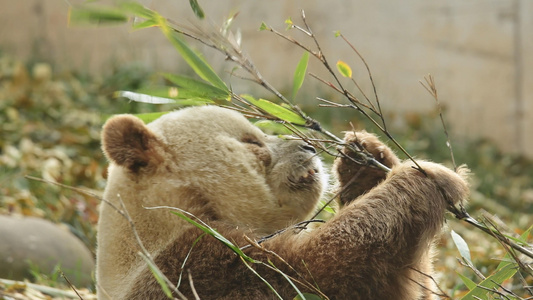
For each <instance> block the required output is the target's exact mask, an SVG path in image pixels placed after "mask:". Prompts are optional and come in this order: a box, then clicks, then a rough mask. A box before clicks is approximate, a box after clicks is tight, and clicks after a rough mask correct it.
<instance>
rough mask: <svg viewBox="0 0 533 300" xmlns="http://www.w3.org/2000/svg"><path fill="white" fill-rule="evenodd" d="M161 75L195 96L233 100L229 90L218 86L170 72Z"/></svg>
mask: <svg viewBox="0 0 533 300" xmlns="http://www.w3.org/2000/svg"><path fill="white" fill-rule="evenodd" d="M161 75H162V76H163V77H165V79H167V80H168V81H170V82H172V83H173V84H175V85H177V86H178V87H181V88H185V89H187V90H188V91H190V93H191V94H192V95H194V97H199V98H207V99H223V100H227V101H230V100H231V97H230V93H229V90H226V89H221V88H218V87H216V86H213V85H210V84H207V83H205V82H202V81H199V80H196V79H193V78H190V77H186V76H181V75H174V74H168V73H163V74H161ZM180 94H181V92H180Z"/></svg>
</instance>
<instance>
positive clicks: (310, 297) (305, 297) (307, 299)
mask: <svg viewBox="0 0 533 300" xmlns="http://www.w3.org/2000/svg"><path fill="white" fill-rule="evenodd" d="M294 300H322V298H320V297H319V296H317V295H315V294H309V293H303V294H302V296H300V295H298V296H296V297H294Z"/></svg>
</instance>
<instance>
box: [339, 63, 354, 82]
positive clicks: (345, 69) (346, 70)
mask: <svg viewBox="0 0 533 300" xmlns="http://www.w3.org/2000/svg"><path fill="white" fill-rule="evenodd" d="M337 70H339V72H340V73H341V75H342V76H344V77H348V78H352V68H350V66H349V65H348V64H347V63H345V62H343V61H342V60H339V61H338V62H337Z"/></svg>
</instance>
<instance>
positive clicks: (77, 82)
mask: <svg viewBox="0 0 533 300" xmlns="http://www.w3.org/2000/svg"><path fill="white" fill-rule="evenodd" d="M84 2H85V1H80V0H70V1H67V0H47V1H42V0H24V1H8V0H0V7H2V9H1V10H0V214H3V215H23V216H36V217H39V218H45V219H48V220H51V221H53V222H54V223H61V224H63V225H64V226H67V227H68V229H69V231H70V232H72V233H74V235H76V236H77V237H78V238H79V239H81V240H82V241H83V243H84V244H85V245H86V247H87V248H88V249H89V250H90V251H92V252H93V253H94V248H95V244H94V240H95V239H94V238H95V234H96V232H95V229H94V225H95V224H96V222H97V219H98V216H97V206H98V204H99V201H98V200H97V199H95V198H94V197H89V196H86V195H81V194H79V193H75V192H73V191H70V190H67V189H61V188H59V187H56V186H52V185H49V184H45V183H41V182H37V181H35V180H29V179H27V178H25V177H24V176H25V175H33V176H36V177H39V178H45V179H47V180H51V181H57V182H61V183H63V184H67V185H71V186H75V187H84V188H86V189H89V190H91V191H94V192H95V193H100V192H101V191H102V190H103V188H104V186H105V168H106V167H105V166H106V162H105V160H104V158H103V156H102V154H101V153H100V150H99V131H100V127H101V125H102V120H103V119H104V118H105V117H106V116H108V115H110V114H115V113H138V112H151V111H162V110H168V109H174V108H176V107H175V106H174V107H172V106H168V105H167V106H157V105H147V104H139V103H129V102H128V101H126V100H121V99H114V98H113V96H112V95H113V92H115V91H117V90H132V89H137V88H139V87H142V86H145V85H149V84H151V83H153V82H154V81H157V80H158V79H157V78H156V76H154V75H153V74H154V73H155V72H160V71H166V72H173V73H185V74H192V72H191V71H190V70H189V67H188V66H187V65H186V64H185V63H184V62H183V60H182V59H181V58H180V57H179V55H178V54H177V53H176V52H175V49H174V48H173V47H172V45H171V44H170V43H169V42H168V41H167V40H166V39H165V38H164V36H163V35H162V34H161V33H160V32H159V30H158V29H157V28H149V29H144V30H140V31H133V30H132V29H131V25H129V24H122V25H116V26H100V27H98V26H91V27H76V26H70V25H69V24H68V14H69V7H71V6H72V5H79V4H82V3H84ZM97 2H98V3H100V4H112V3H113V1H97ZM139 2H140V3H142V4H143V5H145V6H147V7H148V8H151V9H154V10H157V11H158V12H159V13H161V14H162V15H164V16H166V17H168V18H170V19H172V20H174V21H176V22H178V23H181V24H186V25H187V26H200V27H202V28H207V30H217V29H216V28H218V27H219V26H220V25H221V24H222V23H223V22H224V21H225V20H227V19H228V18H229V17H230V16H232V15H234V14H236V13H238V15H237V17H236V19H235V21H234V24H233V25H232V30H233V31H234V32H239V33H240V35H241V36H242V48H243V50H244V51H245V52H246V53H247V54H248V56H249V57H250V58H251V60H252V61H253V62H254V63H255V64H256V66H257V68H258V69H259V70H260V72H261V73H262V74H263V76H264V77H265V79H266V80H267V81H269V82H270V83H271V84H272V85H273V86H275V87H276V88H277V89H279V90H281V91H282V92H286V94H287V95H288V94H290V90H291V86H292V76H293V72H294V69H295V68H296V65H297V63H298V60H299V59H300V57H301V55H302V54H303V51H302V50H301V49H300V48H298V47H296V46H295V45H293V44H291V43H289V42H287V41H285V40H283V39H281V38H279V37H277V36H275V35H274V34H272V33H270V32H266V31H259V27H260V25H261V23H262V22H264V23H266V24H267V25H268V26H270V27H273V28H276V29H277V30H279V31H281V32H283V33H285V34H287V35H291V36H294V37H295V38H297V39H298V40H300V41H302V42H303V43H304V44H306V45H308V46H313V47H314V44H313V41H312V40H310V39H309V38H307V37H306V36H305V35H303V34H301V33H299V32H297V31H296V30H291V31H285V27H286V24H285V20H287V18H289V17H291V19H292V21H293V22H294V23H295V24H298V25H303V23H302V19H301V11H302V10H304V11H305V15H306V20H307V22H308V24H309V25H310V27H311V28H312V30H313V32H314V34H315V35H316V37H317V39H318V41H319V42H320V45H321V49H322V51H323V53H324V54H325V55H326V56H327V58H328V59H329V61H330V64H335V62H337V61H338V60H342V61H344V62H346V63H348V64H349V65H350V66H351V68H352V70H353V72H354V73H353V77H354V78H355V79H356V80H357V81H358V83H359V84H360V85H361V86H362V88H363V90H365V91H366V92H367V94H368V95H371V94H372V87H371V84H370V81H369V79H368V74H367V72H366V69H365V67H364V65H363V64H362V63H361V61H360V60H359V59H358V58H357V56H356V54H355V53H354V52H353V50H352V49H351V48H350V46H349V45H347V44H346V43H345V42H343V41H342V40H341V38H338V37H337V38H336V37H335V32H336V31H340V32H341V33H342V34H343V35H344V36H345V37H346V38H347V39H348V40H349V41H350V42H351V43H352V44H353V45H354V46H355V47H356V48H357V49H358V51H359V52H360V53H361V54H362V55H363V57H364V58H365V60H366V62H367V63H368V65H369V66H370V68H371V71H372V75H373V78H374V80H375V83H376V87H377V92H378V94H379V97H380V102H381V105H382V107H383V110H384V112H385V115H386V117H387V120H388V122H389V125H390V127H391V132H392V133H393V135H395V136H396V137H397V138H398V140H399V141H400V143H401V144H402V145H403V146H404V147H405V148H406V149H407V150H408V151H409V152H410V153H411V154H412V155H413V156H416V157H420V158H429V159H432V160H435V161H438V162H443V163H445V164H448V165H449V163H450V154H449V151H448V149H447V147H446V137H445V135H444V133H443V129H442V125H441V123H440V120H439V118H438V111H437V109H436V105H435V101H434V99H433V98H432V97H431V95H430V94H429V93H428V92H427V91H426V90H425V89H424V88H423V87H422V86H421V85H420V83H419V81H421V80H423V78H424V76H426V75H427V74H432V75H433V76H434V78H435V82H436V87H437V89H438V94H439V99H440V102H441V105H442V107H443V112H444V117H445V119H446V122H447V125H448V130H449V133H450V136H451V139H452V144H453V146H454V150H455V154H456V160H457V162H458V163H467V164H468V165H469V166H470V167H471V168H472V169H473V171H474V172H475V176H474V177H473V179H472V198H471V200H470V208H469V211H471V213H472V214H473V215H474V216H478V215H481V214H483V213H487V214H488V215H491V216H492V217H494V218H496V219H497V220H499V222H500V223H499V224H500V225H501V226H502V227H503V228H504V229H505V230H506V231H508V232H513V233H517V234H519V233H522V232H523V231H524V230H525V229H527V228H528V227H529V226H530V225H531V223H532V220H533V218H531V213H533V168H532V164H531V159H533V139H532V138H530V137H532V136H533V35H532V32H533V1H530V0H470V1H462V0H446V1H445V0H436V1H424V0H406V1H401V2H398V1H385V0H372V1H371V0H351V1H347V0H338V1H319V0H298V1H296V0H295V1H244V0H241V1H237V0H218V1H200V5H201V6H202V8H203V9H204V10H205V13H206V16H207V18H206V20H204V21H202V22H200V21H198V20H197V19H196V18H195V17H194V15H193V13H192V11H191V7H190V5H189V1H185V0H180V1H175V0H173V1H169V0H143V1H139ZM193 24H194V25H193ZM191 45H192V46H193V47H194V48H195V49H197V50H198V51H199V52H201V53H203V55H204V56H205V58H206V59H207V61H208V62H209V63H211V64H212V65H213V66H214V69H215V71H216V72H217V74H219V75H221V76H222V77H223V79H224V80H225V81H226V82H227V83H228V85H231V87H232V88H233V89H234V90H235V91H236V92H237V93H239V94H240V93H251V94H254V95H255V96H256V97H266V98H268V99H271V100H274V99H273V97H272V96H271V95H270V94H268V93H267V92H265V91H264V90H262V89H261V88H260V87H258V86H254V84H253V83H251V82H249V81H245V80H241V79H239V78H236V77H234V76H233V77H232V76H230V75H229V73H231V71H232V69H233V67H234V65H233V64H231V63H229V62H226V61H225V59H224V57H223V56H222V55H220V54H219V53H217V52H215V51H213V50H212V49H209V48H207V47H205V46H202V45H200V44H198V43H194V42H191ZM308 71H309V72H313V73H315V74H318V75H319V76H322V77H323V78H326V79H327V80H332V79H331V78H330V77H328V74H327V73H326V72H325V70H324V68H323V67H322V66H321V65H320V64H319V63H318V62H317V61H316V60H314V58H311V60H310V64H309V68H308ZM351 88H352V89H353V90H354V93H355V87H354V86H352V87H351ZM317 96H318V97H323V98H326V99H330V100H334V101H339V102H342V101H343V100H342V97H340V96H339V95H337V94H335V93H334V92H333V91H332V90H331V89H328V88H327V87H326V86H325V85H324V84H322V83H320V82H318V81H317V80H315V79H313V78H311V77H309V76H308V77H307V78H306V80H305V82H304V86H303V88H302V89H301V90H300V92H299V94H298V97H297V98H296V100H295V102H296V103H297V104H298V105H299V106H300V107H302V108H303V110H304V111H305V112H307V113H309V114H310V115H311V116H312V117H314V118H317V119H319V120H320V122H321V123H322V124H323V125H324V126H325V127H328V128H330V130H331V131H332V132H334V133H335V134H337V135H339V136H340V135H341V134H342V133H341V131H343V130H350V129H351V127H350V125H349V122H352V123H353V124H354V125H355V126H356V127H358V128H365V129H367V130H368V131H374V132H376V131H377V130H376V129H375V128H373V127H372V126H370V125H369V124H367V122H366V120H364V118H363V117H362V116H360V115H358V114H357V113H356V112H354V111H342V110H341V109H332V108H318V107H317V101H316V100H315V98H316V97H317ZM329 159H330V158H326V160H329ZM485 211H486V212H485ZM450 223H451V224H450V226H451V227H453V228H454V229H455V230H456V231H457V232H460V233H461V234H462V235H463V236H464V237H465V239H466V241H467V242H468V243H469V245H470V247H471V251H472V253H473V254H472V256H473V260H474V262H475V263H479V264H480V266H482V268H485V269H483V270H484V271H487V272H489V271H490V270H491V268H494V265H495V264H496V265H497V262H494V261H492V260H491V259H492V257H497V256H502V255H503V253H504V251H503V249H501V247H500V246H499V244H498V243H497V242H495V241H494V240H491V238H490V237H488V236H482V237H480V233H479V232H476V231H474V230H473V229H472V228H468V227H465V226H464V225H462V224H461V223H457V222H450ZM0 227H1V225H0ZM1 238H2V236H0V239H1ZM441 246H442V249H443V251H441V253H442V254H441V256H440V259H441V260H442V263H441V264H440V265H439V266H438V267H437V268H438V269H439V270H440V271H443V272H444V274H446V275H444V276H443V277H445V278H446V280H445V283H444V285H445V288H446V290H447V291H450V290H452V289H453V288H456V287H457V286H459V285H460V281H459V280H457V278H456V277H454V275H453V274H454V270H455V269H457V268H459V267H458V263H457V261H456V260H455V257H457V256H458V253H457V250H456V249H455V248H454V246H453V244H452V242H451V240H450V238H449V236H444V237H443V239H442V240H441ZM0 250H1V249H0ZM489 254H490V255H489ZM1 259H2V253H0V260H1ZM0 269H2V266H1V264H0ZM54 270H55V269H52V270H48V269H47V270H39V268H38V267H35V266H34V268H33V272H32V276H33V277H37V278H40V280H41V281H43V280H44V281H46V280H47V278H48V279H50V278H52V280H51V281H52V282H54V280H53V279H54V277H53V275H50V274H51V273H53V272H55V271H54ZM464 271H465V272H468V270H464ZM461 272H463V271H461ZM39 274H40V275H39ZM43 274H44V275H43ZM448 274H450V275H449V276H448ZM471 276H473V277H475V276H474V275H472V274H471ZM0 277H2V274H0ZM459 290H460V288H459Z"/></svg>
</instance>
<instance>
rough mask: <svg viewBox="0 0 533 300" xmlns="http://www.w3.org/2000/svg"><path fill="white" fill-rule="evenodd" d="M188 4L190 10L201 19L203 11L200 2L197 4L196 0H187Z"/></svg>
mask: <svg viewBox="0 0 533 300" xmlns="http://www.w3.org/2000/svg"><path fill="white" fill-rule="evenodd" d="M189 4H190V5H191V8H192V11H193V12H194V14H195V15H196V17H197V18H198V19H200V20H203V19H204V17H205V15H204V11H203V10H202V8H201V7H200V4H198V1H196V0H189Z"/></svg>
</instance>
